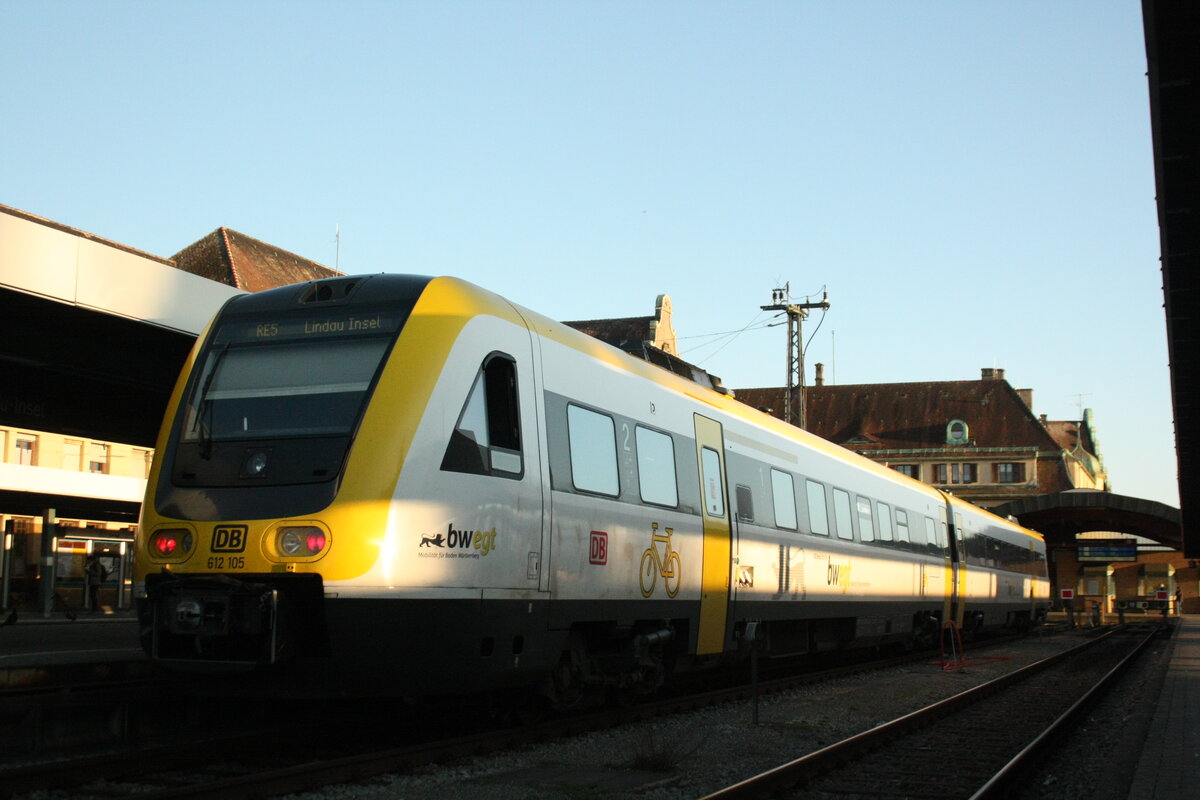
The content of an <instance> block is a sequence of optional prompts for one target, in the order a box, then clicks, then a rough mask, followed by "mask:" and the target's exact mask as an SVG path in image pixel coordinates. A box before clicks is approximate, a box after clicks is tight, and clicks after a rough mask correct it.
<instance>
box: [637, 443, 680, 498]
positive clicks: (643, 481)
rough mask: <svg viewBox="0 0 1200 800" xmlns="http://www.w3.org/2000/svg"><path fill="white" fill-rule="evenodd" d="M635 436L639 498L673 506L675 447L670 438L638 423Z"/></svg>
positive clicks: (674, 495) (675, 495)
mask: <svg viewBox="0 0 1200 800" xmlns="http://www.w3.org/2000/svg"><path fill="white" fill-rule="evenodd" d="M635 436H636V439H637V463H638V488H639V489H640V491H641V493H642V500H643V501H644V502H646V503H654V504H655V505H660V506H671V507H672V508H674V507H675V506H677V505H679V488H678V485H677V484H676V482H675V446H674V444H673V443H672V442H671V437H670V436H668V435H667V434H665V433H660V432H659V431H656V430H651V429H650V428H643V427H642V426H641V425H638V426H637V428H636V431H635Z"/></svg>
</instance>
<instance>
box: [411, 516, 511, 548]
mask: <svg viewBox="0 0 1200 800" xmlns="http://www.w3.org/2000/svg"><path fill="white" fill-rule="evenodd" d="M421 547H441V548H449V549H451V550H478V551H479V555H481V556H486V555H487V554H488V553H490V552H492V551H493V550H495V549H496V529H495V528H492V529H491V530H490V531H460V530H455V528H454V523H453V522H451V523H450V524H449V525H448V526H447V527H446V532H445V533H439V534H437V535H436V536H422V537H421Z"/></svg>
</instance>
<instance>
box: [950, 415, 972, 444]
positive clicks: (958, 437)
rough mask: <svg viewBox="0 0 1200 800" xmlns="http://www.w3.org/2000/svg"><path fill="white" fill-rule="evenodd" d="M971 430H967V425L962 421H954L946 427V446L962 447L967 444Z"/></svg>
mask: <svg viewBox="0 0 1200 800" xmlns="http://www.w3.org/2000/svg"><path fill="white" fill-rule="evenodd" d="M969 433H970V430H969V429H968V428H967V423H965V422H963V421H962V420H961V419H952V420H950V423H949V424H948V425H946V444H955V445H962V444H966V443H967V442H968V441H969V439H968V434H969Z"/></svg>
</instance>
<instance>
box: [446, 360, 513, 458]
mask: <svg viewBox="0 0 1200 800" xmlns="http://www.w3.org/2000/svg"><path fill="white" fill-rule="evenodd" d="M442 469H444V470H446V471H448V472H466V473H469V474H473V475H496V476H500V477H506V478H519V477H521V474H522V472H523V470H524V462H523V459H522V457H521V419H520V413H519V411H518V406H517V373H516V364H515V363H514V362H513V361H512V359H510V358H509V357H508V356H505V355H502V354H499V353H493V354H492V355H490V356H488V358H487V360H486V361H484V362H483V366H481V367H480V368H479V373H478V374H477V375H476V376H475V382H474V383H473V384H472V385H471V392H470V394H468V395H467V402H466V403H465V404H464V405H463V410H462V413H460V414H459V417H458V424H457V425H456V426H455V427H454V432H453V433H452V434H450V444H449V445H448V446H447V447H446V454H445V456H443V457H442Z"/></svg>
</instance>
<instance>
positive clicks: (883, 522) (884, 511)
mask: <svg viewBox="0 0 1200 800" xmlns="http://www.w3.org/2000/svg"><path fill="white" fill-rule="evenodd" d="M877 506H878V507H877V510H878V511H879V541H881V542H888V543H889V544H890V543H891V541H892V507H891V506H889V505H888V504H887V503H879V504H877Z"/></svg>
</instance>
